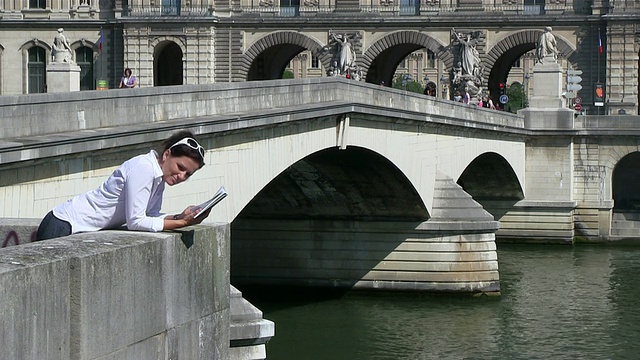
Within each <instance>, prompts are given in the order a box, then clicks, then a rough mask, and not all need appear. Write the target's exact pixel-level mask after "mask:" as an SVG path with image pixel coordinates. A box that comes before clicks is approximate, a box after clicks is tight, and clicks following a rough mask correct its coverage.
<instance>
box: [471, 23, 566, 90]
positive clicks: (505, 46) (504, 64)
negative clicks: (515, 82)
mask: <svg viewBox="0 0 640 360" xmlns="http://www.w3.org/2000/svg"><path fill="white" fill-rule="evenodd" d="M543 33H544V31H541V30H533V29H529V30H522V31H516V32H514V33H512V34H510V35H507V36H505V37H504V38H503V39H502V40H500V41H498V42H497V43H496V44H495V45H494V46H492V47H491V49H490V50H489V51H488V52H487V55H486V58H485V60H484V66H485V68H486V69H489V70H490V71H488V72H487V71H486V72H485V79H483V81H484V83H485V84H487V87H488V89H489V91H490V92H491V94H492V95H495V94H498V93H499V89H498V84H499V83H501V82H505V81H506V79H507V76H508V75H509V70H511V64H513V63H514V62H515V61H516V60H517V59H518V58H520V57H521V56H522V55H524V54H526V53H527V52H529V51H531V50H534V49H535V48H536V44H537V43H538V39H539V38H540V35H542V34H543ZM554 35H555V34H554ZM555 37H556V42H557V44H558V57H559V58H566V59H569V57H570V56H571V55H572V54H573V53H574V52H575V50H576V48H575V47H574V46H573V45H572V44H571V43H570V42H569V41H568V40H567V39H565V38H563V37H562V36H560V35H555ZM494 100H495V99H494Z"/></svg>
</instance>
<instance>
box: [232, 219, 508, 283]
mask: <svg viewBox="0 0 640 360" xmlns="http://www.w3.org/2000/svg"><path fill="white" fill-rule="evenodd" d="M418 226H419V224H416V223H391V222H357V221H342V222H340V221H319V220H317V221H304V220H300V221H293V220H291V221H284V220H278V221H271V220H257V219H251V220H244V221H241V220H236V221H235V222H234V224H233V228H232V231H233V233H234V241H233V244H232V254H233V261H232V274H233V279H232V280H233V282H234V283H235V284H238V285H239V284H243V283H244V284H247V283H249V284H273V285H298V286H321V287H324V286H326V287H343V288H360V289H369V290H371V289H381V290H386V291H389V290H394V291H438V292H447V291H452V292H463V293H464V292H466V293H474V292H496V291H499V290H500V287H499V276H498V261H497V253H496V246H495V237H494V234H493V233H492V232H491V233H486V232H478V233H473V232H469V231H466V233H463V231H458V232H455V231H451V230H449V231H433V230H420V229H417V227H418Z"/></svg>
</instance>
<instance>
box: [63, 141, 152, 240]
mask: <svg viewBox="0 0 640 360" xmlns="http://www.w3.org/2000/svg"><path fill="white" fill-rule="evenodd" d="M164 185H165V183H164V181H163V179H162V169H160V164H159V163H158V154H157V153H156V152H155V151H154V150H151V151H150V152H149V153H148V154H144V155H138V156H136V157H133V158H131V159H129V160H127V161H125V162H124V163H123V164H122V165H120V167H119V168H118V169H116V170H115V171H114V172H113V174H111V176H110V177H109V178H108V179H107V180H106V181H105V182H104V183H103V184H102V185H100V187H98V188H97V189H95V190H91V191H89V192H86V193H84V194H82V195H78V196H76V197H74V198H73V199H71V200H69V201H67V202H65V203H64V204H61V205H60V206H58V207H56V208H54V209H53V214H54V215H55V216H56V217H57V218H58V219H60V220H65V221H68V222H69V223H70V224H71V232H72V233H74V234H75V233H78V232H84V231H97V230H102V229H114V228H118V227H121V226H122V225H124V224H126V225H127V228H128V229H129V230H140V231H162V230H163V229H164V215H163V214H161V213H160V209H161V208H162V194H163V192H164Z"/></svg>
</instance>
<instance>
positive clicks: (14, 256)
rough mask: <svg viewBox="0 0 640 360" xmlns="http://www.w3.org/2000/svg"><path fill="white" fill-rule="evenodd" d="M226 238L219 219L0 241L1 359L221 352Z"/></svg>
mask: <svg viewBox="0 0 640 360" xmlns="http://www.w3.org/2000/svg"><path fill="white" fill-rule="evenodd" d="M228 239H229V228H228V226H227V225H217V226H214V227H205V226H198V227H194V228H192V229H190V230H185V231H182V232H176V233H156V234H152V233H142V232H127V231H101V232H92V233H84V234H76V235H72V236H68V237H65V238H60V239H53V240H48V241H43V242H37V243H31V244H26V245H21V246H12V247H7V248H4V249H1V250H0V302H1V303H2V304H3V306H2V308H1V309H0V319H2V321H1V322H0V344H2V357H3V358H6V359H89V358H102V359H136V360H137V359H228V358H229V343H230V335H229V334H230V333H229V329H230V322H229V321H230V320H229V319H230V307H229V296H230V293H229V289H230V287H229V259H228V256H229V247H228V246H229V241H228ZM187 244H192V245H191V246H190V247H187V246H186V245H187Z"/></svg>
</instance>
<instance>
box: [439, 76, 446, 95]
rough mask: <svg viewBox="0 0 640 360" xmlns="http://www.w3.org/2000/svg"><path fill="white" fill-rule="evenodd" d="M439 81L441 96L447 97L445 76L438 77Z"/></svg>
mask: <svg viewBox="0 0 640 360" xmlns="http://www.w3.org/2000/svg"><path fill="white" fill-rule="evenodd" d="M440 83H441V84H442V98H443V99H446V98H447V78H446V77H445V76H444V75H442V77H441V78H440Z"/></svg>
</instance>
